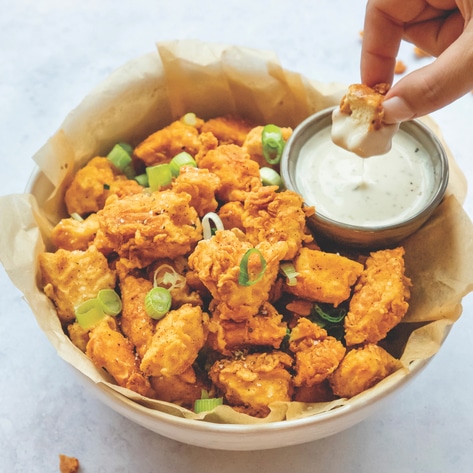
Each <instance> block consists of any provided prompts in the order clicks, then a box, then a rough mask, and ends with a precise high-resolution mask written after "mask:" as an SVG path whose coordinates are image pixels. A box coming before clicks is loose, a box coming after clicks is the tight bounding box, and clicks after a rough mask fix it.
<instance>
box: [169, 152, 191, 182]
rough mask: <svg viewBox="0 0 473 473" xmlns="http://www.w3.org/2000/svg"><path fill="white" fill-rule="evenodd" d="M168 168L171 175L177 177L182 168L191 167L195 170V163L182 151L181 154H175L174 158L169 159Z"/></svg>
mask: <svg viewBox="0 0 473 473" xmlns="http://www.w3.org/2000/svg"><path fill="white" fill-rule="evenodd" d="M169 166H171V172H172V175H173V176H174V177H177V176H179V173H180V170H181V167H182V166H192V167H194V168H196V167H197V163H196V162H195V159H194V158H193V157H192V156H191V155H190V154H189V153H188V152H187V151H183V152H182V153H179V154H176V156H174V158H172V159H171V161H170V162H169Z"/></svg>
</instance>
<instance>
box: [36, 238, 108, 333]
mask: <svg viewBox="0 0 473 473" xmlns="http://www.w3.org/2000/svg"><path fill="white" fill-rule="evenodd" d="M39 268H40V272H41V284H42V286H43V290H44V292H45V294H46V295H47V296H48V297H49V298H50V299H51V300H52V301H53V303H54V305H55V307H56V311H57V315H58V317H59V319H60V320H61V322H62V323H64V324H66V323H71V322H73V321H74V320H75V308H76V307H77V306H79V305H80V304H81V303H82V302H84V301H86V300H87V299H93V298H95V297H96V296H97V294H98V292H99V291H100V289H113V288H114V287H115V283H116V273H115V271H114V270H113V269H111V268H109V266H108V261H107V258H105V256H104V255H103V254H102V253H100V252H99V251H98V250H97V248H96V247H95V246H93V245H92V246H89V248H87V250H86V251H81V250H74V251H68V250H63V249H59V250H57V251H56V252H55V253H41V254H40V255H39Z"/></svg>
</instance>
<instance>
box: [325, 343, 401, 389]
mask: <svg viewBox="0 0 473 473" xmlns="http://www.w3.org/2000/svg"><path fill="white" fill-rule="evenodd" d="M400 368H402V363H401V362H400V361H399V360H397V359H396V358H394V357H393V356H391V355H390V354H389V353H388V352H387V351H386V350H384V349H383V348H381V347H380V346H379V345H374V344H371V343H370V344H368V345H365V346H363V347H361V348H357V349H353V350H350V351H349V352H348V353H347V354H346V355H345V358H344V359H343V360H342V362H341V363H340V365H339V367H338V368H337V369H336V370H335V372H334V373H333V374H332V375H331V376H330V378H329V381H330V385H331V387H332V390H333V392H334V394H336V395H337V396H340V397H352V396H356V395H357V394H359V393H361V392H362V391H365V390H366V389H368V388H371V387H372V386H374V385H375V384H377V383H378V382H379V381H381V380H382V379H384V378H386V377H387V376H389V375H390V374H392V373H394V372H395V371H397V370H398V369H400Z"/></svg>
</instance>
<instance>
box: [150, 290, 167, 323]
mask: <svg viewBox="0 0 473 473" xmlns="http://www.w3.org/2000/svg"><path fill="white" fill-rule="evenodd" d="M171 303H172V297H171V293H170V292H169V290H168V289H166V288H164V287H153V289H151V290H150V291H148V293H147V294H146V296H145V309H146V313H147V314H148V315H149V316H150V317H151V318H152V319H155V320H159V319H162V318H163V317H164V316H165V315H166V314H167V313H168V312H169V310H170V309H171Z"/></svg>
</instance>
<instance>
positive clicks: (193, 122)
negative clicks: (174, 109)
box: [182, 112, 197, 126]
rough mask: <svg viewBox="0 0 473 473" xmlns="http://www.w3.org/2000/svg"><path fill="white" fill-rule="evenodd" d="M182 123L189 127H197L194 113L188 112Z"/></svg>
mask: <svg viewBox="0 0 473 473" xmlns="http://www.w3.org/2000/svg"><path fill="white" fill-rule="evenodd" d="M182 122H183V123H185V124H186V125H189V126H196V125H197V117H196V115H195V113H192V112H189V113H186V114H185V115H184V116H183V117H182Z"/></svg>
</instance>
